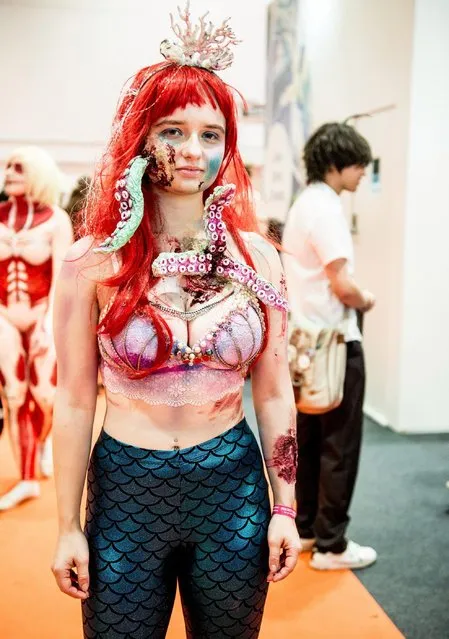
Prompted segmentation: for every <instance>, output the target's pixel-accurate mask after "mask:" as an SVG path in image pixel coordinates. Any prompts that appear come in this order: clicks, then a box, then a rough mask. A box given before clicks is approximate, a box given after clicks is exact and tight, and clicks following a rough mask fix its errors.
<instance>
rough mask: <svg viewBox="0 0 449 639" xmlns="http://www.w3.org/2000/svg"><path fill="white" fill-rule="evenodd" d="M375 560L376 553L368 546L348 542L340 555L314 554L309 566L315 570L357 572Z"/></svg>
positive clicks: (331, 553)
mask: <svg viewBox="0 0 449 639" xmlns="http://www.w3.org/2000/svg"><path fill="white" fill-rule="evenodd" d="M376 559H377V552H376V551H375V550H374V548H370V547H369V546H359V544H356V543H355V541H351V540H349V541H348V545H347V547H346V550H345V551H344V552H342V553H335V552H317V551H316V552H314V553H313V555H312V559H311V560H310V566H311V567H312V568H315V570H343V569H345V568H347V569H349V570H357V569H358V568H366V566H370V565H371V564H373V563H374V562H375V561H376Z"/></svg>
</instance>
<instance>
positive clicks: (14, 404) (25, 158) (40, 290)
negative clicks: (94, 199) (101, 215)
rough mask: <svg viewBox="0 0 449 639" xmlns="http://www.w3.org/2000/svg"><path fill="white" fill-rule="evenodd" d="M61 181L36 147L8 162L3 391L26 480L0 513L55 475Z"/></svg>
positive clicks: (0, 250)
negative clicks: (55, 340) (54, 332)
mask: <svg viewBox="0 0 449 639" xmlns="http://www.w3.org/2000/svg"><path fill="white" fill-rule="evenodd" d="M60 189H61V174H60V172H59V169H58V168H57V166H56V164H55V163H54V161H53V159H52V158H51V157H50V156H49V155H48V154H47V153H46V152H45V151H43V150H42V149H39V148H37V147H23V148H21V149H17V150H16V151H15V152H14V153H13V154H12V155H11V157H10V158H9V159H8V160H7V163H6V172H5V192H6V194H7V195H8V200H7V201H6V202H2V203H1V204H0V384H1V388H2V393H3V398H4V403H5V407H6V409H7V416H8V425H9V430H10V434H11V441H12V443H13V448H14V452H15V455H16V458H17V460H18V463H19V466H20V472H21V481H20V482H19V483H18V484H16V485H15V486H14V487H13V488H12V489H11V490H10V491H9V492H7V493H6V494H5V495H3V496H2V497H0V510H8V509H9V508H13V507H14V506H16V505H17V504H19V503H20V502H22V501H24V500H26V499H30V498H32V497H38V496H39V482H38V479H37V476H36V453H37V452H38V453H39V461H40V472H41V474H43V475H45V476H47V475H49V474H50V473H51V471H52V464H51V442H50V439H49V438H48V437H47V436H48V433H49V430H50V427H51V417H52V408H53V400H54V394H55V387H56V356H55V350H54V345H53V338H52V329H51V315H52V312H53V309H52V299H53V289H54V283H55V280H56V277H55V276H56V274H57V273H58V272H59V268H60V265H61V262H62V260H63V257H64V255H65V254H66V253H67V250H68V248H69V246H70V244H71V243H72V228H71V224H70V220H69V218H68V216H67V214H66V213H65V212H64V211H63V210H62V209H60V208H59V207H58V206H57V204H56V203H57V201H58V198H59V194H60Z"/></svg>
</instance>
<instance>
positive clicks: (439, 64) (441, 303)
mask: <svg viewBox="0 0 449 639" xmlns="http://www.w3.org/2000/svg"><path fill="white" fill-rule="evenodd" d="M415 5H416V8H415V11H416V14H415V28H414V34H413V43H414V52H413V73H412V95H411V118H410V150H409V162H408V172H407V205H406V219H407V224H406V227H405V233H404V249H405V250H404V258H403V269H404V282H403V287H404V294H403V305H404V307H403V317H404V321H403V330H402V333H401V337H402V339H401V344H400V346H401V352H400V361H401V367H400V386H399V393H398V402H399V419H398V428H399V429H400V430H407V431H412V432H426V431H432V432H435V431H449V411H448V408H447V397H448V395H449V391H448V389H449V332H448V325H449V295H448V278H449V248H448V247H449V182H448V171H449V118H448V114H449V72H448V61H449V2H448V1H447V0H416V2H415Z"/></svg>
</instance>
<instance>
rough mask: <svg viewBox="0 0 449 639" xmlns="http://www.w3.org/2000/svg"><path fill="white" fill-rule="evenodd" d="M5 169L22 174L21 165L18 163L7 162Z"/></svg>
mask: <svg viewBox="0 0 449 639" xmlns="http://www.w3.org/2000/svg"><path fill="white" fill-rule="evenodd" d="M6 168H7V169H13V170H14V171H15V172H16V173H23V164H21V163H20V162H9V163H8V164H7V165H6Z"/></svg>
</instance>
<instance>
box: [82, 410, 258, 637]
mask: <svg viewBox="0 0 449 639" xmlns="http://www.w3.org/2000/svg"><path fill="white" fill-rule="evenodd" d="M86 508H87V514H86V528H85V532H86V535H87V538H88V543H89V548H90V563H89V571H90V580H91V585H90V597H89V599H87V600H86V601H85V602H83V604H82V608H83V626H84V638H85V639H150V638H151V639H163V637H165V636H166V632H167V628H168V624H169V620H170V615H171V612H172V609H173V603H174V598H175V594H176V587H177V585H179V589H180V594H181V600H182V606H183V612H184V618H185V625H186V636H187V639H227V638H237V637H238V638H239V639H256V638H257V637H258V636H259V630H260V624H261V620H262V613H263V608H264V604H265V599H266V594H267V581H266V578H267V572H268V564H267V562H268V544H267V529H268V523H269V520H270V504H269V499H268V486H267V482H266V479H265V475H264V470H263V463H262V457H261V454H260V450H259V447H258V444H257V442H256V440H255V437H254V435H253V433H252V432H251V429H250V428H249V426H248V424H247V423H246V421H245V420H242V422H240V423H239V424H237V426H235V427H234V428H232V429H230V430H228V431H226V432H225V433H223V434H222V435H220V436H219V437H215V438H213V439H211V440H209V441H207V442H204V443H202V444H200V445H198V446H193V447H190V448H183V449H180V450H170V451H167V450H165V451H162V450H146V449H141V448H137V447H135V446H131V445H128V444H125V443H123V442H119V441H117V440H116V439H114V438H112V437H111V436H109V435H108V434H107V433H105V432H104V431H102V433H101V434H100V437H99V439H98V441H97V443H96V444H95V447H94V450H93V452H92V456H91V460H90V464H89V473H88V498H87V507H86Z"/></svg>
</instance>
